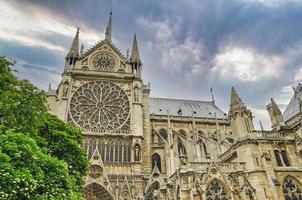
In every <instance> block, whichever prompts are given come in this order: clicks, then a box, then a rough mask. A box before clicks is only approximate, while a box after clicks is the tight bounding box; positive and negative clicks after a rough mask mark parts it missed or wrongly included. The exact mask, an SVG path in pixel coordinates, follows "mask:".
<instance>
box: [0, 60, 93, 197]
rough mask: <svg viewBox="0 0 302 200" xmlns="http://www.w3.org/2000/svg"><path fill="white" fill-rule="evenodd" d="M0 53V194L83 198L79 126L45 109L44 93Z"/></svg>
mask: <svg viewBox="0 0 302 200" xmlns="http://www.w3.org/2000/svg"><path fill="white" fill-rule="evenodd" d="M13 65H14V63H13V62H10V61H8V60H6V59H5V58H3V57H0V199H12V200H14V199H18V200H29V199H30V200H42V199H47V200H49V199H59V200H60V199H83V198H82V192H81V186H82V179H83V176H84V175H85V172H86V170H87V165H88V161H87V157H86V155H85V153H84V151H83V149H82V148H81V147H80V143H81V140H82V137H83V136H82V134H81V132H80V131H79V130H77V129H76V128H74V127H72V126H71V125H68V124H65V123H64V122H63V121H61V120H60V119H58V118H57V117H55V116H52V115H50V114H49V113H48V112H47V106H46V96H45V94H44V93H43V92H41V91H39V90H38V89H37V88H36V87H34V86H33V85H32V84H31V83H30V82H28V81H25V80H19V79H18V78H17V77H16V76H15V75H14V74H13V72H12V69H11V67H12V66H13Z"/></svg>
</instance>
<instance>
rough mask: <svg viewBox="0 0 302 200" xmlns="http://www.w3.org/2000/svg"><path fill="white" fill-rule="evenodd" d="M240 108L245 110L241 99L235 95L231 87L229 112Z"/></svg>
mask: <svg viewBox="0 0 302 200" xmlns="http://www.w3.org/2000/svg"><path fill="white" fill-rule="evenodd" d="M242 108H243V109H245V106H244V103H243V102H242V100H241V98H240V97H239V95H238V94H237V92H236V90H235V88H234V87H232V92H231V105H230V110H234V109H242Z"/></svg>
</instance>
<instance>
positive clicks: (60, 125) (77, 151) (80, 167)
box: [37, 114, 88, 186]
mask: <svg viewBox="0 0 302 200" xmlns="http://www.w3.org/2000/svg"><path fill="white" fill-rule="evenodd" d="M38 137H39V138H38V139H37V142H38V143H39V146H41V147H46V149H47V151H48V154H49V155H52V156H54V157H56V158H58V159H60V160H64V161H65V162H66V163H67V164H68V171H69V174H70V175H72V176H74V177H75V179H76V181H77V185H79V186H80V185H81V184H83V175H85V174H86V171H87V165H88V161H87V156H86V154H85V152H84V150H83V148H81V147H80V146H79V144H80V143H81V141H82V139H83V135H82V133H81V131H79V130H78V129H76V128H74V127H73V126H71V125H69V124H66V123H64V122H63V121H62V120H60V119H58V118H57V117H56V116H53V115H49V114H48V115H46V116H44V118H43V123H42V126H41V127H40V129H39V132H38Z"/></svg>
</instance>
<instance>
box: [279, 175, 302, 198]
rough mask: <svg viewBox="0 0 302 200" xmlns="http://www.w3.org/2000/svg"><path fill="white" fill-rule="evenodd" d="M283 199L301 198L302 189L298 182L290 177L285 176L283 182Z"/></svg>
mask: <svg viewBox="0 0 302 200" xmlns="http://www.w3.org/2000/svg"><path fill="white" fill-rule="evenodd" d="M283 193H284V199H285V200H302V190H301V187H300V186H299V184H298V182H297V181H295V180H294V179H293V178H291V177H286V178H285V179H284V183H283Z"/></svg>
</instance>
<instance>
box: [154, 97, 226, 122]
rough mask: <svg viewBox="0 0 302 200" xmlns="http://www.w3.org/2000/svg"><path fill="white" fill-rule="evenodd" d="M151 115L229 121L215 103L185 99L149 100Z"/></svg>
mask: <svg viewBox="0 0 302 200" xmlns="http://www.w3.org/2000/svg"><path fill="white" fill-rule="evenodd" d="M149 102H150V114H155V115H167V110H169V114H170V115H173V116H192V113H193V112H195V113H194V116H195V117H200V118H215V113H216V117H217V118H218V119H227V114H226V113H224V112H223V111H222V110H221V109H220V108H218V107H217V106H216V105H215V103H214V102H213V101H197V100H184V99H168V98H154V97H150V98H149Z"/></svg>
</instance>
